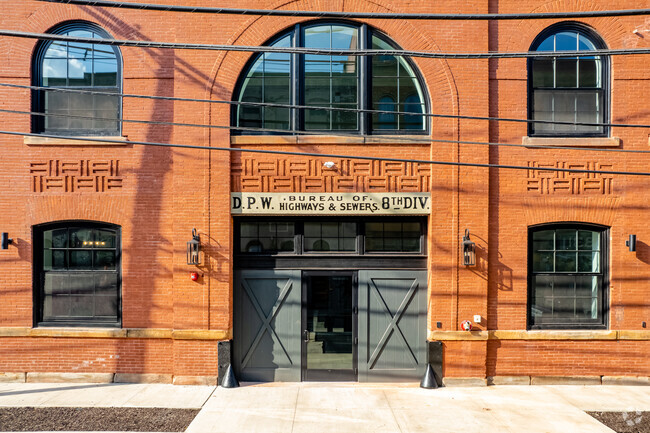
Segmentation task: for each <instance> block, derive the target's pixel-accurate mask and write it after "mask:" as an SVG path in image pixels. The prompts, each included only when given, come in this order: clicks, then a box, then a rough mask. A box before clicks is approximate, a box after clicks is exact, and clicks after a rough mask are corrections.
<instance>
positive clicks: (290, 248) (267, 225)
mask: <svg viewBox="0 0 650 433" xmlns="http://www.w3.org/2000/svg"><path fill="white" fill-rule="evenodd" d="M293 236H294V225H293V223H292V222H277V221H269V222H242V223H241V224H240V225H239V241H240V242H239V245H240V247H239V248H240V249H239V251H240V252H242V253H275V252H294V249H295V247H294V239H293Z"/></svg>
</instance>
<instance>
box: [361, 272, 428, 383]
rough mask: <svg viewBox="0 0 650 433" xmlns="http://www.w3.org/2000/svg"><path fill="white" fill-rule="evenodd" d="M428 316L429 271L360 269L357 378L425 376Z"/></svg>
mask: <svg viewBox="0 0 650 433" xmlns="http://www.w3.org/2000/svg"><path fill="white" fill-rule="evenodd" d="M426 321H427V272H426V271H424V270H422V271H418V270H381V271H380V270H363V271H359V348H358V351H359V381H361V382H390V381H397V382H400V381H405V380H407V381H408V380H419V379H421V378H422V375H423V374H424V370H425V368H426V339H427V335H426V332H427V323H426Z"/></svg>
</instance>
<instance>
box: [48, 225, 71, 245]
mask: <svg viewBox="0 0 650 433" xmlns="http://www.w3.org/2000/svg"><path fill="white" fill-rule="evenodd" d="M67 246H68V229H58V230H47V231H45V232H43V247H45V248H65V247H67Z"/></svg>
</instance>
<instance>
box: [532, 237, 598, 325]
mask: <svg viewBox="0 0 650 433" xmlns="http://www.w3.org/2000/svg"><path fill="white" fill-rule="evenodd" d="M604 233H605V231H604V230H603V229H600V228H593V227H589V226H557V227H555V228H549V227H544V228H536V229H534V230H532V231H531V234H530V238H529V242H530V253H529V270H530V283H529V284H530V300H529V303H530V312H529V313H530V314H529V316H530V317H529V323H530V326H531V328H533V329H535V328H604V327H605V315H604V312H603V306H604V305H606V304H605V300H604V296H605V294H606V290H605V289H604V286H605V284H606V282H605V281H606V274H605V272H604V263H605V262H604V258H603V256H604V255H605V253H606V251H607V250H606V248H605V240H606V237H605V236H604Z"/></svg>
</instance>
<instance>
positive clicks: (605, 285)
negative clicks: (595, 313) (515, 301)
mask: <svg viewBox="0 0 650 433" xmlns="http://www.w3.org/2000/svg"><path fill="white" fill-rule="evenodd" d="M562 229H572V230H576V231H578V230H588V231H593V232H598V233H599V234H600V270H601V272H600V273H596V272H555V271H553V272H534V271H533V254H534V250H533V248H534V247H533V234H534V233H536V232H539V231H545V230H562ZM609 233H610V228H609V227H607V226H603V225H598V224H592V223H583V222H561V223H545V224H538V225H534V226H529V227H528V248H527V251H528V277H527V284H528V291H527V294H528V302H527V325H528V329H529V330H543V329H566V330H579V329H582V330H596V329H608V328H609V289H610V281H609V278H610V269H609V262H610V239H609ZM576 248H577V247H576ZM539 274H549V275H558V274H559V275H568V276H571V275H591V274H600V275H602V278H601V284H600V287H599V291H600V305H599V307H600V311H601V317H600V320H599V322H598V323H596V322H593V321H590V322H588V323H580V322H578V321H576V322H572V323H571V322H557V323H552V322H549V323H539V324H533V320H532V308H533V302H534V299H535V290H534V287H533V280H534V277H535V275H539Z"/></svg>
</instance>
